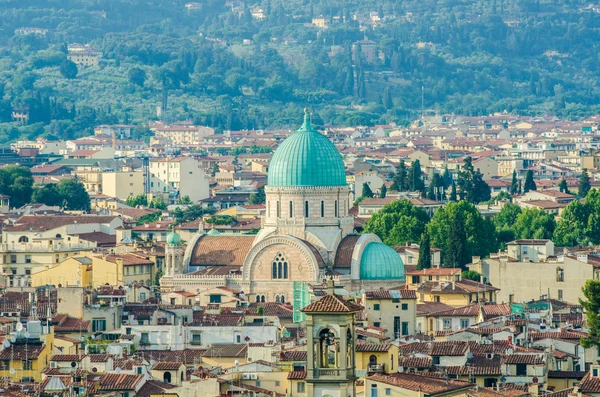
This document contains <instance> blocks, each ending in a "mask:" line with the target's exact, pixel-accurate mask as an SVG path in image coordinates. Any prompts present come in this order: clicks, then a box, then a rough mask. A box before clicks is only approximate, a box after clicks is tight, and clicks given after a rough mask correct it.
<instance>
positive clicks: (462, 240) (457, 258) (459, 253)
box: [444, 211, 471, 268]
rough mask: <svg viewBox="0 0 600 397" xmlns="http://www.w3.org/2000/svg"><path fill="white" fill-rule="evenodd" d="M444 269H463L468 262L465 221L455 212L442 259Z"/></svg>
mask: <svg viewBox="0 0 600 397" xmlns="http://www.w3.org/2000/svg"><path fill="white" fill-rule="evenodd" d="M444 259H445V260H444V267H461V268H463V267H464V266H465V265H466V264H467V263H469V262H470V259H471V258H470V257H469V252H468V250H467V233H466V231H465V219H464V218H463V216H462V213H461V212H459V211H457V212H456V214H455V215H454V219H453V220H452V223H451V224H450V233H449V235H448V245H447V248H446V254H445V258H444Z"/></svg>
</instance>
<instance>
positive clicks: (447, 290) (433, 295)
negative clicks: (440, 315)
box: [417, 280, 499, 307]
mask: <svg viewBox="0 0 600 397" xmlns="http://www.w3.org/2000/svg"><path fill="white" fill-rule="evenodd" d="M498 291H499V289H498V288H496V287H493V286H491V285H487V284H483V283H478V282H476V281H472V280H461V281H453V282H434V281H428V282H425V283H423V284H421V285H420V286H419V288H418V289H417V294H418V295H419V301H427V302H441V303H445V304H447V305H450V306H455V307H462V306H466V305H469V304H471V303H480V302H481V303H482V302H496V294H497V293H498Z"/></svg>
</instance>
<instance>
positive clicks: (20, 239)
mask: <svg viewBox="0 0 600 397" xmlns="http://www.w3.org/2000/svg"><path fill="white" fill-rule="evenodd" d="M19 242H20V243H28V242H29V237H27V236H21V237H19Z"/></svg>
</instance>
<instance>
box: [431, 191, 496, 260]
mask: <svg viewBox="0 0 600 397" xmlns="http://www.w3.org/2000/svg"><path fill="white" fill-rule="evenodd" d="M457 215H458V217H459V220H460V221H461V222H462V223H463V224H464V231H465V235H466V240H467V245H466V247H467V253H468V256H469V257H470V256H473V255H477V256H481V257H485V256H487V255H489V254H490V252H495V251H496V250H497V249H498V242H497V239H496V233H495V227H494V224H493V223H492V221H490V220H486V219H484V218H483V216H481V213H480V212H479V211H478V210H477V208H476V207H475V206H474V205H473V204H471V203H468V202H467V201H464V200H463V201H458V202H450V203H448V204H446V205H445V206H444V207H442V208H440V209H438V210H437V211H436V212H435V214H434V215H433V217H432V218H431V221H430V222H429V224H428V225H427V230H428V232H429V236H430V238H431V245H432V246H433V247H437V248H440V249H441V250H442V257H443V258H445V255H446V252H447V250H448V248H449V241H450V238H451V234H452V233H453V232H452V230H451V229H452V227H453V226H452V225H454V228H456V227H457V225H456V224H455V222H454V220H455V218H456V217H457ZM459 231H460V230H459ZM458 253H460V254H461V255H462V254H463V253H462V251H460V250H459V251H458ZM466 256H467V255H465V256H464V257H465V258H466ZM455 258H461V257H456V256H455Z"/></svg>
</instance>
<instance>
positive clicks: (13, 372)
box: [9, 368, 17, 375]
mask: <svg viewBox="0 0 600 397" xmlns="http://www.w3.org/2000/svg"><path fill="white" fill-rule="evenodd" d="M9 372H10V374H11V375H14V374H16V373H17V371H16V370H15V369H14V368H11V369H10V371H9Z"/></svg>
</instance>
